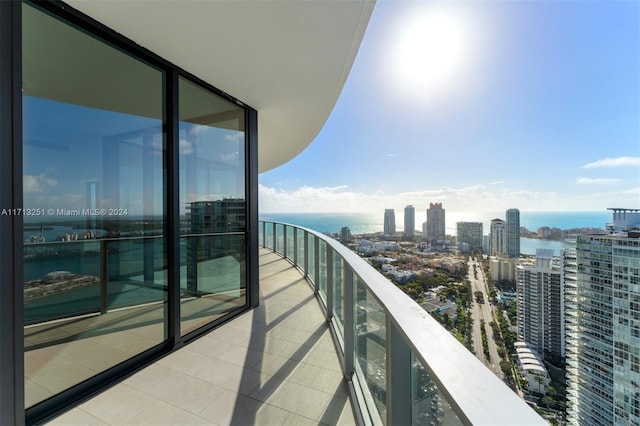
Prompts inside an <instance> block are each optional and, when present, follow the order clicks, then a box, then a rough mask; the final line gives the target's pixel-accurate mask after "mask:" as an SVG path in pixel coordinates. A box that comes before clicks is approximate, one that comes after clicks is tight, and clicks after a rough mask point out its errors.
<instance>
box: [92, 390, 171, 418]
mask: <svg viewBox="0 0 640 426" xmlns="http://www.w3.org/2000/svg"><path fill="white" fill-rule="evenodd" d="M157 401H158V399H157V398H155V397H153V396H151V395H149V394H146V393H144V392H140V391H139V390H136V389H133V388H132V387H130V386H127V385H125V384H120V385H118V386H114V387H113V388H111V389H108V390H107V391H105V392H103V393H101V394H100V395H98V396H96V397H94V398H92V399H90V400H88V401H87V402H85V403H83V404H81V405H80V408H81V409H82V410H84V411H86V412H87V413H89V414H91V415H93V416H94V417H97V418H98V419H100V420H102V421H104V422H106V423H109V424H113V425H124V424H132V423H130V421H131V419H132V418H133V417H135V416H137V415H138V414H139V413H141V412H142V411H144V410H145V409H146V408H147V407H149V406H150V405H152V404H154V403H156V402H157Z"/></svg>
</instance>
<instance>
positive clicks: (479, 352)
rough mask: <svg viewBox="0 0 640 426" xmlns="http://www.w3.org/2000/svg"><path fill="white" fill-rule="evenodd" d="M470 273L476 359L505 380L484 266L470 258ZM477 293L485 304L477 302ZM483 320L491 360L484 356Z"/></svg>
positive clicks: (471, 310)
mask: <svg viewBox="0 0 640 426" xmlns="http://www.w3.org/2000/svg"><path fill="white" fill-rule="evenodd" d="M474 265H475V266H476V271H477V276H478V278H477V279H476V278H475V274H474V271H473V267H474ZM468 267H469V270H468V273H469V281H470V282H471V295H472V298H473V302H472V304H471V306H472V307H471V309H470V312H471V317H472V318H473V348H474V350H475V352H476V357H477V358H478V359H479V360H480V361H482V362H483V363H484V365H486V366H487V367H488V368H489V369H491V371H493V372H494V373H495V374H496V375H497V376H498V377H500V378H501V379H503V378H504V375H503V374H502V370H501V369H500V357H499V356H498V347H497V345H496V342H495V340H493V329H492V328H491V326H489V323H491V322H492V321H495V320H494V312H493V310H494V307H493V305H492V304H491V303H490V299H489V294H488V292H487V284H486V278H485V275H484V271H483V270H482V265H481V264H480V263H478V262H477V261H476V260H475V259H473V258H471V257H470V258H469V262H468ZM476 291H481V292H482V294H483V298H484V303H478V302H476V299H475V296H474V293H475V292H476ZM481 319H484V322H485V330H486V332H487V343H488V345H489V355H491V359H490V360H487V359H486V358H485V356H484V351H483V349H482V332H481V327H482V323H481V321H480V320H481Z"/></svg>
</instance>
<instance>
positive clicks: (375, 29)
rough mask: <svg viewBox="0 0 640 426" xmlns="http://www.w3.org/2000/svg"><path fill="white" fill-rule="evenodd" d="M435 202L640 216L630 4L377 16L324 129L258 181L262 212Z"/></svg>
mask: <svg viewBox="0 0 640 426" xmlns="http://www.w3.org/2000/svg"><path fill="white" fill-rule="evenodd" d="M428 28H433V30H432V31H431V32H430V30H428ZM431 202H442V203H443V206H444V207H445V208H446V209H448V210H450V211H501V210H505V209H507V208H511V207H517V208H520V209H521V210H549V211H561V210H567V211H571V210H580V211H597V210H604V209H605V208H606V207H614V206H615V207H628V208H640V2H637V1H588V0H585V1H545V0H540V1H515V0H514V1H480V0H478V1H457V2H456V1H452V2H405V1H378V3H377V4H376V7H375V10H374V13H373V16H372V18H371V20H370V22H369V26H368V29H367V32H366V34H365V37H364V40H363V43H362V45H361V47H360V51H359V53H358V56H357V58H356V60H355V63H354V65H353V67H352V70H351V73H350V75H349V78H348V80H347V82H346V84H345V87H344V90H343V92H342V94H341V96H340V98H339V99H338V102H337V104H336V106H335V108H334V110H333V112H332V114H331V116H330V117H329V119H328V121H327V123H326V124H325V126H324V128H323V129H322V130H321V132H320V133H319V134H318V136H317V137H316V139H315V140H314V141H313V142H312V143H311V145H310V146H309V147H308V148H307V149H306V150H305V151H304V152H303V153H301V154H300V155H299V156H298V157H296V158H294V159H293V160H291V161H290V162H288V163H287V164H285V165H282V166H280V167H278V168H276V169H273V170H271V171H268V172H265V173H262V174H261V175H260V209H261V211H262V212H302V211H304V212H377V211H382V210H383V209H384V208H395V209H396V210H399V209H402V208H403V207H404V206H405V205H407V204H413V205H415V206H416V209H417V210H423V209H424V208H426V207H427V206H428V204H429V203H431Z"/></svg>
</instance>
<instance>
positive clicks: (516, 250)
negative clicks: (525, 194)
mask: <svg viewBox="0 0 640 426" xmlns="http://www.w3.org/2000/svg"><path fill="white" fill-rule="evenodd" d="M506 219H507V220H506V233H505V240H506V253H507V256H509V257H514V258H517V257H519V256H520V210H518V209H509V210H507V213H506Z"/></svg>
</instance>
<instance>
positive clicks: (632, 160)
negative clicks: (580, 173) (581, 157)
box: [582, 157, 640, 169]
mask: <svg viewBox="0 0 640 426" xmlns="http://www.w3.org/2000/svg"><path fill="white" fill-rule="evenodd" d="M623 166H640V157H617V158H609V157H607V158H603V159H600V160H597V161H594V162H592V163H587V164H585V165H584V166H582V168H583V169H593V168H597V167H623Z"/></svg>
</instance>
